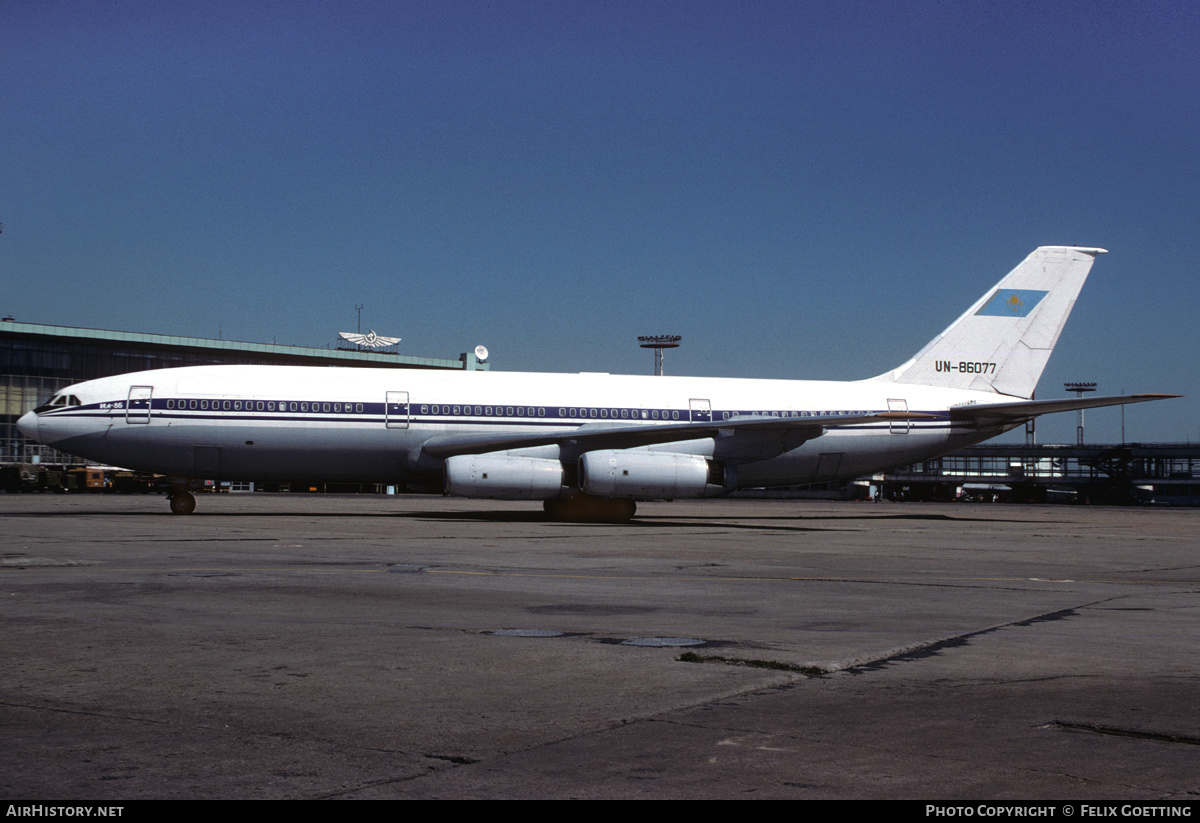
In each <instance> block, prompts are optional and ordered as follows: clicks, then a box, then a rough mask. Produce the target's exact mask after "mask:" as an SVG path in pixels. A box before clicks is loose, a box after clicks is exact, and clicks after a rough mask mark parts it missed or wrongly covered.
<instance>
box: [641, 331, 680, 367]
mask: <svg viewBox="0 0 1200 823" xmlns="http://www.w3.org/2000/svg"><path fill="white" fill-rule="evenodd" d="M682 339H683V338H682V337H681V336H680V335H678V334H656V335H649V336H645V337H638V343H639V344H640V345H641V347H642V348H643V349H654V373H655V374H656V375H657V376H659V377H662V375H663V349H677V348H679V341H680V340H682Z"/></svg>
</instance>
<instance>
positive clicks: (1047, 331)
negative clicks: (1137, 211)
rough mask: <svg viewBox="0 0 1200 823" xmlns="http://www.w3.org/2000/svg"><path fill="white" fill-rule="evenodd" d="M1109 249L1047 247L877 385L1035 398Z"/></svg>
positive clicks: (1039, 250) (1030, 258) (878, 378)
mask: <svg viewBox="0 0 1200 823" xmlns="http://www.w3.org/2000/svg"><path fill="white" fill-rule="evenodd" d="M1104 253H1105V250H1104V249H1091V248H1079V247H1076V246H1041V247H1040V248H1038V249H1036V250H1034V252H1033V253H1032V254H1031V255H1029V256H1028V257H1026V258H1025V260H1024V261H1022V263H1021V265H1019V266H1017V267H1016V268H1015V269H1013V270H1012V271H1011V272H1009V273H1008V275H1007V276H1006V277H1005V278H1004V279H1003V280H1001V281H1000V282H999V283H997V284H996V285H995V286H994V287H992V288H991V289H989V290H988V292H987V294H985V295H983V297H981V298H979V300H978V301H977V302H976V303H975V305H973V306H971V308H969V309H967V311H966V313H965V314H963V316H962V317H960V318H958V320H956V321H954V323H952V324H951V325H950V327H949V328H948V329H946V330H945V331H944V332H942V333H941V334H939V335H938V336H937V337H935V338H934V339H933V340H932V341H930V343H929V345H927V346H926V347H925V348H923V349H921V351H919V352H918V353H917V354H916V356H914V357H913V358H912V359H911V360H909V361H908V362H907V363H905V364H904V365H903V366H901V367H900V368H898V369H895V370H893V371H890V372H887V373H886V374H881V375H880V376H879V377H876V378H874V379H875V380H881V381H888V382H894V383H915V384H917V385H921V386H945V387H947V388H954V389H973V390H976V391H994V392H998V393H1000V394H1007V395H1012V396H1013V397H1025V398H1029V397H1032V396H1033V390H1034V388H1035V387H1036V386H1037V382H1038V379H1039V378H1040V377H1041V376H1042V370H1043V369H1045V368H1046V362H1047V361H1048V360H1049V359H1050V352H1051V351H1053V350H1054V344H1055V343H1056V342H1058V335H1059V333H1060V332H1061V331H1062V328H1063V326H1064V325H1065V324H1066V322H1067V315H1069V314H1070V313H1071V309H1072V307H1074V305H1075V298H1076V297H1077V296H1078V295H1079V290H1080V288H1082V287H1083V281H1084V280H1086V279H1087V275H1088V272H1089V271H1090V270H1091V268H1092V263H1093V262H1095V259H1096V255H1099V254H1104Z"/></svg>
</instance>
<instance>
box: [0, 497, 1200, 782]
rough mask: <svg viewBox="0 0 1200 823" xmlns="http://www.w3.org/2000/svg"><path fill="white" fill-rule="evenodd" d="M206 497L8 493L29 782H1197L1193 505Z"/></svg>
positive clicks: (5, 701) (10, 580) (6, 720)
mask: <svg viewBox="0 0 1200 823" xmlns="http://www.w3.org/2000/svg"><path fill="white" fill-rule="evenodd" d="M198 503H199V506H198V509H197V513H196V514H195V515H192V516H190V517H176V516H171V515H170V514H168V512H167V504H166V501H165V499H163V498H160V497H152V496H145V497H142V496H117V495H86V494H79V495H12V494H10V495H0V547H2V551H3V568H2V570H0V572H2V574H0V619H2V620H3V633H2V635H0V665H2V666H3V677H2V678H0V723H2V724H3V729H4V745H3V746H2V747H0V795H3V796H4V797H5V798H8V799H10V800H15V799H18V798H21V799H40V800H67V799H89V800H110V799H111V800H123V799H135V798H467V797H476V798H501V797H504V798H700V797H703V798H919V799H929V798H939V799H946V800H952V799H963V800H966V799H976V800H988V799H1023V800H1029V799H1076V800H1082V799H1095V800H1099V799H1128V800H1192V801H1194V800H1195V799H1196V798H1197V797H1200V709H1198V707H1197V697H1198V696H1200V602H1198V597H1197V595H1198V592H1200V554H1198V548H1200V511H1197V510H1184V509H1120V508H1098V507H1096V508H1093V507H1065V506H1002V505H934V504H887V503H879V504H873V503H824V502H810V501H748V500H719V501H681V502H675V503H652V504H642V505H641V506H640V508H639V513H638V517H637V518H636V519H635V520H634V521H633V522H632V523H630V524H626V525H619V526H618V525H568V524H561V523H551V522H547V521H546V520H544V519H543V517H542V515H541V512H540V507H539V505H538V504H536V503H534V504H529V503H506V502H495V501H465V500H450V499H443V498H438V497H394V498H385V497H373V496H352V497H351V496H346V497H340V496H338V497H335V496H316V495H313V496H309V495H266V494H257V495H204V496H200V497H198ZM682 640H694V641H699V645H692V646H676V645H669V644H671V643H675V642H679V641H682ZM630 641H635V642H634V643H631V642H630ZM685 652H692V653H693V654H694V655H696V656H697V658H698V660H699V661H700V662H685V661H682V660H680V657H681V656H682V655H683V654H684V653H685ZM746 663H752V664H753V665H739V664H746ZM818 670H819V671H818Z"/></svg>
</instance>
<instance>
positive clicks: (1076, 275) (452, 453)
mask: <svg viewBox="0 0 1200 823" xmlns="http://www.w3.org/2000/svg"><path fill="white" fill-rule="evenodd" d="M1103 253H1105V251H1104V249H1099V248H1081V247H1074V246H1042V247H1040V248H1038V249H1036V250H1035V251H1034V252H1033V253H1032V254H1030V255H1029V256H1028V257H1027V258H1025V260H1024V261H1023V262H1022V263H1021V264H1020V265H1018V266H1017V267H1016V268H1015V269H1013V270H1012V271H1011V272H1010V273H1009V274H1008V275H1007V276H1005V277H1004V278H1003V279H1002V280H1001V281H1000V282H999V283H998V284H996V285H995V286H994V287H993V288H991V289H989V290H988V291H987V292H986V293H985V294H984V295H983V296H982V297H981V298H979V300H978V301H976V302H975V304H974V305H973V306H971V307H970V308H969V309H967V311H966V312H965V313H964V314H963V315H962V316H961V317H959V318H958V320H956V321H955V322H954V323H952V324H951V325H950V326H949V327H948V328H947V329H946V330H945V331H944V332H942V333H941V334H940V335H938V336H937V337H935V338H934V339H933V340H932V341H930V343H929V344H928V345H926V346H925V347H924V348H923V349H921V350H920V351H919V352H918V353H917V354H916V355H915V356H913V357H912V358H911V359H910V360H908V361H907V362H905V363H904V364H902V365H900V366H899V367H897V368H895V369H893V370H891V371H889V372H886V373H884V374H881V375H878V376H876V377H873V378H870V379H866V380H858V381H852V382H833V381H811V380H761V379H733V378H700V377H661V376H632V375H609V374H589V373H583V374H536V373H507V374H506V373H503V372H493V371H469V372H438V371H424V370H411V371H410V370H402V369H371V368H344V367H343V368H322V367H306V366H192V367H183V368H173V369H160V370H154V371H143V372H136V373H133V374H125V375H120V376H116V377H106V378H101V379H98V380H89V381H87V382H84V383H79V384H76V385H73V386H70V387H68V388H65V389H63V390H62V391H60V392H58V393H56V394H55V395H54V396H53V397H52V398H51V399H50V400H49V401H48V402H46V403H45V404H43V405H41V406H39V407H38V408H36V409H34V410H33V411H31V412H28V413H26V414H25V415H23V416H22V417H21V418H20V420H19V421H18V423H17V426H18V428H19V429H20V431H21V432H22V433H23V434H24V435H25V436H26V437H28V438H30V439H32V440H35V441H38V442H40V443H43V444H46V445H49V446H53V447H55V448H57V449H60V450H62V451H65V452H68V453H71V454H75V455H79V456H81V457H84V458H87V459H88V460H94V461H98V462H102V463H107V464H109V465H114V466H121V467H124V468H128V469H133V470H137V471H144V472H154V473H156V474H161V475H166V476H168V477H169V478H170V479H171V492H170V494H169V500H170V508H171V511H172V512H174V513H175V514H190V513H191V512H192V511H194V509H195V507H196V501H195V498H194V497H193V496H192V494H191V492H190V489H191V488H193V486H192V484H193V483H194V482H195V481H197V480H203V479H209V480H254V481H262V482H271V481H293V480H308V481H314V480H316V481H323V482H329V483H339V482H356V483H386V484H398V485H404V486H408V487H411V488H413V489H414V490H421V489H424V490H431V491H437V490H440V491H442V492H444V493H445V494H447V495H455V496H461V497H474V498H493V499H506V500H531V501H534V500H541V501H543V506H544V508H545V510H546V511H547V512H548V513H549V515H550V517H551V518H553V519H560V520H569V521H613V522H619V521H623V520H627V519H629V518H631V517H633V515H634V513H635V511H636V502H635V501H638V500H648V499H676V498H695V497H708V496H717V495H722V494H726V493H729V492H731V491H734V490H736V489H744V488H761V487H778V486H794V485H800V484H807V483H817V482H824V481H842V480H849V479H853V478H856V477H861V476H863V475H866V474H871V473H875V472H879V471H883V470H885V469H889V468H894V467H897V466H904V465H909V464H912V463H917V462H920V461H923V460H929V459H932V458H934V457H938V456H941V455H944V454H947V453H949V452H953V451H956V450H958V449H961V448H963V447H965V446H969V445H972V444H974V443H979V442H981V441H984V440H987V439H989V438H991V437H995V436H996V435H998V434H1001V433H1003V432H1006V431H1009V430H1011V429H1013V428H1015V427H1017V426H1019V425H1022V424H1024V423H1025V422H1026V421H1027V420H1030V419H1032V418H1034V417H1037V416H1038V415H1041V414H1047V413H1051V412H1062V411H1070V410H1074V409H1083V408H1094V407H1099V406H1113V405H1120V404H1125V403H1139V402H1143V401H1147V400H1157V399H1162V398H1166V397H1174V396H1176V395H1164V394H1138V395H1128V396H1120V397H1089V398H1082V397H1078V398H1068V399H1061V400H1034V399H1033V396H1034V389H1035V388H1036V386H1037V382H1038V379H1039V378H1040V377H1041V374H1042V371H1043V369H1044V368H1045V366H1046V362H1047V361H1048V359H1049V357H1050V354H1051V351H1052V350H1053V348H1054V345H1055V343H1056V342H1057V340H1058V337H1059V333H1060V332H1061V331H1062V328H1063V325H1064V324H1065V323H1066V319H1067V316H1068V314H1070V311H1071V308H1072V306H1073V305H1074V303H1075V299H1076V296H1077V295H1078V294H1079V290H1080V289H1081V288H1082V286H1083V282H1084V280H1085V279H1086V277H1087V275H1088V272H1089V271H1090V270H1091V267H1092V264H1093V262H1094V261H1095V259H1096V257H1097V255H1100V254H1103Z"/></svg>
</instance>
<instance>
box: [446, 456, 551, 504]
mask: <svg viewBox="0 0 1200 823" xmlns="http://www.w3.org/2000/svg"><path fill="white" fill-rule="evenodd" d="M445 478H446V485H445V489H446V494H450V495H454V496H456V497H487V498H491V499H493V500H549V499H551V498H555V497H558V496H559V495H560V494H562V486H563V467H562V464H561V463H559V462H558V461H557V460H542V459H539V458H536V457H502V456H499V455H488V454H462V455H458V456H456V457H449V458H446V465H445Z"/></svg>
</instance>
